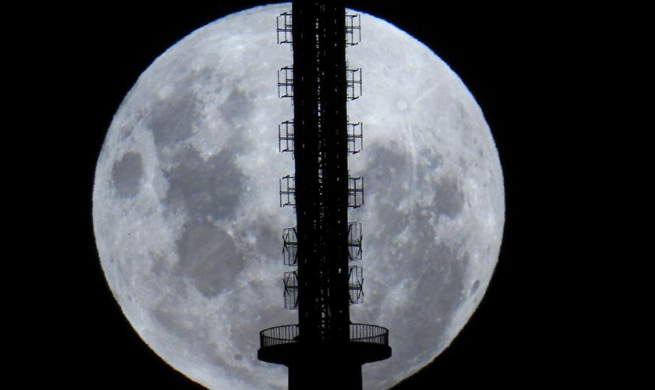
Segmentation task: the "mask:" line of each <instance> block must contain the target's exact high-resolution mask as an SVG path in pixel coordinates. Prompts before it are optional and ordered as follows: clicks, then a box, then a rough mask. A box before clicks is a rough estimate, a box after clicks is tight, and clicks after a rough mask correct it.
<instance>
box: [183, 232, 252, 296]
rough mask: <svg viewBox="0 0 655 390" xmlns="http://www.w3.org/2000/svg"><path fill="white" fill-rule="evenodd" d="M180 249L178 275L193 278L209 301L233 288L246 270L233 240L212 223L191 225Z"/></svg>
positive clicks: (196, 286)
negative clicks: (236, 280)
mask: <svg viewBox="0 0 655 390" xmlns="http://www.w3.org/2000/svg"><path fill="white" fill-rule="evenodd" d="M177 248H178V256H179V259H180V261H179V262H178V267H179V272H176V273H179V274H181V275H184V276H185V277H187V278H189V279H190V280H191V281H192V283H193V285H194V286H195V288H196V289H197V290H198V291H200V292H201V293H202V294H203V295H204V296H205V297H207V298H212V297H215V296H217V295H219V294H220V293H221V292H222V291H223V290H224V289H225V288H228V287H230V286H232V284H233V281H234V279H236V278H238V277H239V274H240V272H241V271H242V270H243V269H244V268H245V261H244V259H243V257H242V256H241V255H240V253H239V250H238V248H237V246H236V245H235V243H234V240H233V239H232V237H230V235H228V234H227V233H225V232H224V231H223V230H222V229H220V228H217V227H216V226H214V225H211V224H200V223H194V224H190V225H187V226H186V229H185V230H184V233H183V234H182V237H181V238H180V240H179V241H178V242H177Z"/></svg>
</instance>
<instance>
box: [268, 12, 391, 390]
mask: <svg viewBox="0 0 655 390" xmlns="http://www.w3.org/2000/svg"><path fill="white" fill-rule="evenodd" d="M359 39H360V25H359V15H347V14H346V10H345V5H344V2H343V1H342V0H336V1H330V0H297V1H293V10H292V12H291V13H283V14H282V15H280V16H279V17H278V42H279V43H288V44H291V45H292V48H293V66H287V67H284V68H282V69H281V70H280V71H279V73H278V91H279V96H280V97H281V98H292V99H293V105H294V119H293V121H285V122H283V123H282V124H281V125H280V127H279V147H280V151H282V152H292V153H293V155H294V159H295V175H288V176H285V177H283V178H282V179H281V180H280V205H281V206H293V207H295V211H296V216H297V226H296V227H293V228H288V229H285V230H284V233H283V241H284V247H283V257H284V263H285V264H286V265H289V266H292V267H296V269H295V270H294V271H290V272H285V274H284V287H285V289H284V304H285V307H287V308H289V309H298V312H299V316H298V317H299V323H298V324H293V325H283V326H277V327H274V328H269V329H265V330H263V331H261V333H260V342H261V348H260V349H259V351H258V357H259V359H260V360H263V361H266V362H270V363H277V364H284V365H286V366H287V367H288V368H289V389H290V390H310V389H323V388H326V389H327V388H330V389H340V390H351V389H353V390H354V389H357V390H361V389H362V377H361V366H362V365H363V364H365V363H370V362H374V361H378V360H383V359H387V358H389V357H390V356H391V348H390V347H389V343H388V330H387V329H385V328H383V327H380V326H376V325H367V324H353V323H351V321H350V309H349V306H350V305H351V304H354V303H360V302H361V301H362V298H363V293H362V285H363V281H364V278H363V272H362V268H361V267H360V266H357V265H351V264H350V263H351V262H352V261H357V260H360V259H361V258H362V229H361V225H360V224H359V223H357V222H349V221H348V209H349V208H357V207H360V206H362V205H363V204H364V179H363V178H361V177H353V176H350V175H349V172H348V155H349V154H354V153H358V152H360V151H361V149H362V145H363V143H362V140H363V137H362V135H363V126H362V124H361V123H349V122H348V116H347V107H346V105H347V101H348V100H353V99H357V98H359V96H360V95H361V88H362V83H361V69H348V68H347V66H346V46H347V45H356V44H357V43H359Z"/></svg>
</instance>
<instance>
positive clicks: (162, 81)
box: [93, 5, 504, 390]
mask: <svg viewBox="0 0 655 390" xmlns="http://www.w3.org/2000/svg"><path fill="white" fill-rule="evenodd" d="M289 9H290V6H289V5H276V6H265V7H259V8H255V9H251V10H248V11H245V12H242V13H238V14H234V15H231V16H229V17H226V18H223V19H220V20H218V21H217V22H214V23H212V24H210V25H208V26H206V27H203V28H201V29H199V30H197V31H196V32H194V33H193V34H191V35H189V36H188V37H186V38H185V39H183V40H182V41H180V42H179V43H177V44H176V45H175V46H173V47H171V48H170V49H169V50H168V51H167V52H166V53H164V54H163V55H162V56H161V57H159V58H158V59H157V60H156V61H155V62H154V63H153V64H152V65H151V66H150V67H149V68H148V69H147V70H146V71H145V72H144V73H143V74H142V75H141V77H140V78H139V80H138V82H137V83H136V85H135V86H134V87H133V88H132V90H131V91H130V92H129V94H128V95H127V96H126V98H125V100H124V102H123V104H122V105H121V107H120V109H119V110H118V112H117V114H116V116H115V118H114V120H113V122H112V124H111V127H110V129H109V132H108V134H107V138H106V140H105V143H104V146H103V149H102V152H101V155H100V158H99V161H98V165H97V170H96V178H95V188H94V193H93V206H94V207H93V220H94V227H95V233H96V240H97V246H98V251H99V253H100V258H101V263H102V267H103V269H104V271H105V275H106V277H107V280H108V282H109V285H110V287H111V290H112V291H113V293H114V296H115V297H116V299H117V300H118V302H119V303H120V305H121V307H122V309H123V312H124V313H125V316H126V317H127V318H128V320H129V321H130V323H131V324H132V326H133V327H134V329H135V330H136V331H137V332H138V333H139V335H140V336H141V337H142V338H143V340H144V341H145V342H146V343H148V345H150V347H152V349H153V350H154V351H155V352H156V353H157V354H159V355H160V356H161V357H162V358H163V359H165V360H166V361H167V362H168V363H169V364H171V365H172V366H173V367H175V368H176V369H177V370H179V371H181V372H182V373H184V374H185V375H187V376H188V377H189V378H191V379H193V380H194V381H197V382H199V383H201V384H203V385H205V386H207V387H209V388H211V389H226V388H229V389H244V390H245V389H255V388H257V389H285V388H286V381H287V374H286V370H285V369H284V368H283V367H280V366H276V365H272V364H266V363H262V362H259V361H258V360H257V357H256V351H257V348H258V343H259V339H258V332H259V330H261V329H264V328H266V327H268V326H274V325H280V324H285V323H294V322H296V312H289V311H285V310H284V309H283V307H282V302H283V301H282V286H281V282H280V279H281V275H282V273H283V272H284V271H285V267H284V266H283V264H282V257H281V231H282V229H283V228H284V227H291V226H293V225H294V215H293V212H292V211H291V210H289V209H280V208H279V199H278V178H279V177H282V176H284V175H286V174H289V173H292V172H293V162H292V160H291V156H290V155H281V154H279V153H278V145H277V136H278V134H277V124H278V123H279V122H281V121H283V120H287V119H291V117H292V108H291V105H290V102H289V101H285V100H280V99H279V98H278V96H277V89H276V81H277V80H276V77H277V69H278V68H280V67H282V66H285V65H290V64H291V61H292V56H291V53H290V52H289V49H288V47H287V46H278V45H277V43H276V37H275V16H276V15H277V14H279V13H281V12H283V11H286V10H289ZM362 25H363V29H364V31H365V34H364V41H363V42H362V43H361V44H360V45H359V46H356V47H354V48H351V49H349V51H348V60H349V63H350V64H351V65H352V66H355V67H362V68H363V69H364V75H365V79H364V95H363V96H362V98H361V99H359V100H356V101H354V102H351V103H349V107H348V108H349V116H350V118H351V120H352V121H362V122H364V125H365V127H364V129H365V134H364V150H363V152H362V153H360V154H358V155H355V156H352V157H351V158H350V170H351V172H353V173H354V174H358V175H359V174H361V175H363V176H364V177H365V178H366V184H367V188H366V204H365V206H364V207H362V208H361V209H357V210H354V211H352V212H351V213H350V219H351V220H354V221H359V222H361V223H362V225H363V228H364V260H363V263H362V265H363V266H364V268H365V271H366V283H365V285H364V289H365V290H364V291H365V294H366V296H365V302H364V304H362V305H358V306H353V307H352V308H351V313H352V314H351V315H352V317H353V321H355V322H366V323H373V324H379V325H382V326H385V327H388V328H389V329H390V343H391V346H392V347H393V353H394V355H393V357H392V358H391V359H389V360H387V361H383V362H379V363H375V364H371V365H366V366H364V386H365V388H367V389H384V388H387V387H390V386H392V385H393V384H395V383H397V382H399V381H401V380H402V379H404V378H405V377H407V376H409V375H411V374H412V373H414V372H416V371H418V370H419V369H420V368H421V367H423V366H424V365H425V364H427V363H429V362H430V361H431V360H432V359H434V358H435V357H436V356H437V355H438V354H439V353H441V351H443V349H444V348H446V347H447V346H448V345H449V344H450V342H451V341H452V340H453V338H454V337H455V336H456V335H457V333H458V332H459V331H460V330H461V329H462V327H463V326H464V324H465V323H466V321H467V320H468V318H469V317H470V316H471V314H472V313H473V311H474V310H475V308H476V307H477V305H478V303H479V302H480V300H481V299H482V296H483V295H484V292H485V290H486V288H487V285H488V283H489V280H490V278H491V275H492V273H493V270H494V267H495V264H496V261H497V259H498V253H499V248H500V243H501V238H502V231H503V223H504V190H503V182H502V172H501V167H500V163H499V159H498V155H497V151H496V148H495V145H494V142H493V139H492V137H491V133H490V131H489V128H488V126H487V124H486V122H485V120H484V117H483V115H482V112H481V111H480V108H479V107H478V105H477V104H476V102H475V100H474V99H473V97H472V96H471V94H470V93H469V91H468V90H467V89H466V87H465V86H464V84H463V83H462V82H461V81H460V79H459V78H458V77H457V75H455V74H454V73H453V72H452V71H451V70H450V69H449V68H448V66H447V65H446V64H445V63H443V61H441V60H440V59H439V58H438V57H437V56H436V55H435V54H434V53H432V52H431V51H430V50H429V49H428V48H426V47H425V46H423V45H422V44H421V43H419V42H418V41H416V40H414V39H413V38H412V37H410V36H408V35H407V34H405V33H403V32H402V31H400V30H398V29H396V28H395V27H394V26H392V25H390V24H388V23H386V22H384V21H382V20H379V19H376V18H374V17H372V16H369V15H363V17H362Z"/></svg>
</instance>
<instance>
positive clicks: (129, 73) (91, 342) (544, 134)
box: [7, 0, 638, 390]
mask: <svg viewBox="0 0 655 390" xmlns="http://www.w3.org/2000/svg"><path fill="white" fill-rule="evenodd" d="M217 3H218V4H215V5H207V4H203V5H197V4H190V3H189V4H187V3H186V2H183V3H179V4H176V5H175V7H170V6H166V5H164V3H160V4H159V5H158V7H159V8H158V9H157V10H152V9H150V7H145V6H138V7H135V6H126V5H125V6H120V5H116V4H114V3H111V4H109V3H108V4H107V5H105V6H102V5H99V6H94V7H93V8H91V7H89V8H88V9H80V8H73V7H72V6H71V8H70V9H66V8H65V7H62V6H56V7H55V6H49V7H52V8H50V9H40V10H39V11H38V12H35V11H32V12H28V13H25V14H23V15H26V16H24V17H23V18H24V19H21V20H19V21H20V22H21V23H23V24H24V25H25V26H26V27H25V28H23V29H16V30H15V31H14V38H16V37H20V41H19V42H21V44H16V50H15V54H16V55H15V56H12V59H13V60H12V61H11V64H10V65H11V66H12V67H16V68H18V69H20V71H22V72H28V73H31V74H38V77H36V80H40V81H41V82H39V81H37V82H36V83H35V84H34V85H31V84H30V85H27V86H23V88H22V90H23V91H24V92H26V93H25V96H22V95H17V97H16V98H15V100H16V101H19V100H20V101H23V102H25V103H29V104H31V105H32V106H38V107H42V108H43V109H42V113H40V114H34V112H28V113H27V114H24V115H23V118H24V121H25V122H26V123H28V124H29V125H28V128H27V129H26V131H25V132H23V133H24V134H26V135H27V139H26V140H23V142H24V143H23V144H22V145H25V144H26V143H28V142H36V143H37V144H38V145H39V146H38V147H39V149H40V148H43V150H44V152H43V153H42V155H44V156H48V157H47V158H48V160H47V161H48V163H44V164H41V166H40V168H39V170H38V172H32V173H31V175H33V176H29V177H37V178H39V179H38V180H37V183H39V182H41V183H43V184H41V185H38V184H37V185H36V187H38V188H35V189H34V190H31V191H25V192H26V195H23V197H25V198H27V199H26V200H27V201H28V202H30V204H39V205H41V206H44V207H45V208H47V209H48V218H47V221H46V222H45V223H46V226H45V229H46V230H48V231H55V232H56V234H55V235H54V236H53V235H52V234H48V237H50V236H52V237H51V238H48V239H47V241H48V244H50V245H45V243H44V242H43V241H42V240H38V241H37V242H38V243H39V245H37V246H47V247H48V249H47V250H43V252H44V253H43V254H42V255H40V256H39V258H40V259H41V260H39V261H40V263H39V264H41V266H39V267H38V273H39V274H40V275H41V276H42V277H43V278H44V280H45V282H44V283H41V286H43V287H45V290H46V291H44V292H43V293H41V294H39V301H40V304H39V306H38V307H39V308H40V309H39V310H38V311H37V313H36V317H37V320H34V321H29V322H30V323H32V324H35V325H36V326H35V329H31V326H32V325H25V326H24V327H23V328H24V330H27V329H28V328H29V332H30V334H31V335H32V339H33V340H34V342H33V344H34V345H33V346H32V345H31V343H30V345H29V346H26V347H25V348H24V352H25V354H26V356H27V357H29V356H32V357H34V356H38V359H39V361H41V362H44V363H43V364H44V367H45V368H46V369H48V370H47V372H48V374H47V375H45V374H44V378H28V379H26V383H33V382H34V381H37V382H38V381H40V380H42V379H47V381H48V382H51V383H57V384H59V383H61V384H66V385H67V387H68V388H71V389H78V388H79V389H88V388H98V385H97V384H98V383H101V384H102V387H103V388H120V389H167V390H182V389H202V387H200V386H198V385H196V384H194V383H192V382H191V381H189V380H188V379H186V378H185V377H184V376H182V375H181V374H179V373H177V372H175V371H174V370H172V369H171V368H169V367H168V366H167V365H166V364H165V363H164V362H163V361H161V360H160V359H159V358H158V357H157V356H156V355H155V354H154V353H153V352H152V351H150V350H149V349H148V347H147V346H146V345H145V344H144V343H143V342H142V341H141V340H140V339H139V337H138V336H137V335H136V333H135V332H134V331H133V330H132V329H131V327H130V326H129V324H128V323H127V321H126V320H125V318H124V317H123V315H122V313H121V312H120V309H119V307H118V305H117V303H116V302H115V301H114V299H113V297H112V296H111V293H110V291H109V289H108V287H107V285H106V283H105V281H104V277H103V275H102V271H101V268H100V264H99V261H98V257H97V252H96V249H95V243H94V238H93V228H92V220H91V191H92V185H93V174H94V169H95V162H96V160H97V156H98V153H99V151H100V148H101V146H102V142H103V139H104V136H105V133H106V131H107V129H108V127H109V125H110V122H111V119H112V116H113V114H114V112H115V111H116V109H117V108H118V106H119V104H120V102H121V100H122V99H123V97H124V96H125V94H126V93H127V91H128V90H129V89H130V88H131V86H132V85H133V83H134V82H135V81H136V79H137V78H138V76H139V75H140V73H141V72H143V71H144V70H145V69H146V68H147V67H148V66H149V65H150V63H151V62H152V61H153V60H154V59H155V58H156V57H157V56H158V55H159V54H160V53H162V52H163V51H164V50H166V49H167V48H168V47H170V46H171V45H172V44H174V43H175V42H176V41H178V40H180V39H181V38H183V37H184V36H186V35H187V34H188V33H190V32H192V31H193V30H195V29H197V28H199V27H201V26H203V25H205V24H207V23H209V22H211V21H213V20H215V19H217V18H219V17H221V16H223V15H226V14H229V13H231V12H234V11H237V10H240V9H245V8H249V7H251V6H253V5H257V4H262V2H257V1H235V2H229V4H225V2H217ZM379 3H381V2H379V1H371V0H366V1H365V0H362V1H350V2H348V4H349V6H350V7H352V8H355V9H359V10H362V11H366V12H369V13H372V14H374V15H376V16H378V17H381V18H383V19H386V20H388V21H390V22H392V23H393V24H395V25H396V26H398V27H400V28H401V29H403V30H405V31H407V32H408V33H410V34H411V35H413V36H414V37H416V38H417V39H419V40H420V41H422V42H424V43H425V44H426V45H427V46H429V47H430V48H431V49H432V50H434V51H435V52H436V53H437V54H438V55H439V56H440V57H441V58H442V59H444V60H445V61H446V62H447V63H448V64H449V65H450V67H451V68H452V69H453V70H454V71H455V72H456V73H457V74H458V75H459V76H460V77H461V78H462V79H463V81H464V83H465V84H466V85H467V86H468V88H469V89H470V90H471V92H472V93H473V95H474V96H475V98H476V100H477V101H478V103H479V105H480V106H481V108H482V110H483V112H484V115H485V117H486V119H487V122H488V124H489V125H490V127H491V130H492V133H493V136H494V138H495V141H496V145H497V147H498V150H499V154H500V158H501V163H502V166H503V170H504V175H505V191H506V208H507V215H506V226H505V233H504V240H503V245H502V250H501V255H500V260H499V263H498V266H497V269H496V272H495V275H494V277H493V279H492V283H491V285H490V287H489V289H488V291H487V294H486V297H485V299H484V300H483V302H482V304H481V305H480V307H479V309H478V311H477V312H476V314H475V315H474V316H473V318H472V320H471V321H470V323H469V324H468V325H467V326H466V327H465V328H464V330H463V331H462V333H461V334H460V335H459V337H457V338H456V339H455V341H454V342H453V344H452V345H451V346H450V348H449V349H447V350H446V351H445V352H444V353H443V354H442V355H441V356H440V357H439V358H438V359H437V360H436V361H435V362H434V363H433V364H431V365H430V366H428V367H427V368H426V369H425V370H424V371H422V372H421V373H419V374H418V375H416V376H415V377H413V378H410V379H409V380H407V381H405V382H403V383H402V384H401V385H399V386H398V387H397V388H396V390H425V389H436V388H441V389H450V388H468V387H472V386H475V385H492V386H497V385H502V386H509V387H512V388H514V387H515V388H532V387H534V385H536V384H539V385H551V386H560V385H562V384H563V383H569V384H581V385H582V384H590V383H599V382H601V381H604V380H605V379H606V378H608V377H612V378H613V377H614V375H613V374H616V369H615V367H616V366H615V365H611V367H612V368H611V369H610V368H608V369H606V368H605V367H606V365H607V362H608V359H609V360H610V361H612V362H614V361H615V359H617V357H616V355H613V356H615V357H614V358H606V357H604V356H607V355H608V352H607V348H608V344H611V342H608V341H607V340H606V339H604V338H598V337H597V336H599V335H598V333H599V331H598V329H599V328H600V327H604V326H605V325H606V324H605V323H604V321H600V320H596V318H597V317H596V314H597V311H596V309H597V308H598V307H599V306H603V305H605V304H607V302H610V300H609V298H611V297H610V296H611V294H607V293H605V292H604V289H603V287H606V285H605V284H603V283H599V282H598V281H597V280H596V278H597V275H596V270H597V269H598V268H600V267H601V264H603V259H602V257H603V256H604V255H607V256H610V254H609V253H602V254H601V253H600V252H603V251H602V250H601V251H599V250H598V247H599V246H600V245H602V243H603V241H604V240H605V239H607V238H608V237H607V236H603V235H601V234H593V235H592V234H591V233H590V232H591V231H592V230H593V231H594V233H596V232H597V230H596V229H593V228H592V227H590V225H596V222H594V221H597V220H598V219H597V215H598V213H599V212H600V213H602V211H601V210H607V209H606V208H605V209H603V208H601V207H596V206H597V202H596V201H595V200H594V198H593V197H591V196H590V195H592V191H590V190H589V189H590V188H594V189H595V188H596V186H597V184H598V181H599V178H602V177H604V176H603V172H606V171H603V172H601V171H600V169H599V165H600V164H602V163H603V162H606V160H605V159H600V157H601V156H605V157H608V158H609V156H608V155H606V154H604V153H602V152H601V153H598V151H599V150H605V149H604V147H605V146H606V145H607V141H608V140H607V138H608V136H607V132H606V130H607V128H609V127H613V124H614V123H613V122H612V123H610V122H611V120H612V118H613V116H612V115H610V114H609V113H610V112H612V110H616V109H618V106H617V105H615V104H612V103H608V101H609V100H610V96H609V95H610V94H609V93H608V89H609V88H610V87H611V88H613V90H617V88H616V87H617V85H616V84H620V83H621V82H620V81H617V80H615V79H614V78H612V77H608V74H610V72H611V69H612V68H613V65H614V64H615V63H618V62H621V59H622V58H626V56H627V53H626V52H627V51H629V49H628V48H627V47H626V45H625V41H623V40H622V38H623V37H625V35H620V34H616V31H617V28H615V27H612V26H618V22H623V23H626V21H625V18H626V17H627V16H626V15H629V16H632V15H634V14H633V13H632V12H625V11H622V12H621V13H615V10H612V9H599V8H595V9H571V8H570V7H564V6H558V5H554V4H548V5H546V4H542V5H531V6H530V7H527V6H525V7H523V8H516V7H509V6H505V7H499V6H495V5H494V6H491V5H487V6H484V7H483V8H479V7H480V6H479V5H477V4H476V5H472V4H468V3H467V2H462V3H458V5H452V4H448V5H439V4H436V5H434V7H433V8H430V9H428V8H426V7H425V6H424V5H423V4H425V3H424V2H421V1H417V0H409V1H404V2H401V4H395V5H389V4H388V3H384V4H379ZM431 7H432V6H431ZM637 13H638V12H637V11H635V14H637ZM627 24H630V23H627ZM35 25H38V26H41V27H39V28H40V29H43V31H42V34H40V35H35V36H26V35H25V31H24V30H26V29H29V28H28V27H30V26H35ZM271 31H272V32H271V33H272V34H274V32H273V27H272V28H271ZM235 33H236V32H235ZM364 39H365V35H364ZM14 44H15V42H14V41H13V40H12V42H11V43H10V45H14ZM599 64H602V67H601V66H599ZM12 69H13V68H12ZM398 72H399V73H402V72H403V69H398ZM12 74H13V73H12V72H11V71H9V72H7V77H8V78H10V79H11V76H12ZM603 76H604V77H603ZM626 77H629V74H628V75H627V76H626ZM601 80H602V82H601ZM37 84H38V85H37ZM608 84H609V85H610V86H608ZM618 89H621V88H620V85H619V88H618ZM606 95H607V96H608V99H607V100H605V99H604V98H603V96H606ZM611 95H612V96H611V98H612V99H613V98H615V97H616V93H612V94H611ZM606 113H607V114H606ZM42 117H46V118H47V119H46V120H44V118H42ZM599 117H600V118H599ZM605 118H607V120H604V119H605ZM622 123H623V126H622V129H624V128H625V127H626V126H627V125H626V122H622ZM29 129H34V130H36V135H32V134H34V132H28V131H27V130H29ZM612 134H615V135H616V134H620V130H617V129H616V128H614V133H612ZM35 140H37V141H35ZM613 142H617V143H620V142H621V137H616V136H615V137H613V139H612V140H610V142H609V143H613ZM617 147H618V146H617ZM25 158H27V159H28V160H29V159H30V158H29V154H27V155H26V156H25ZM23 176H24V175H23ZM608 176H609V177H611V178H612V180H611V182H612V183H613V185H614V186H617V185H618V186H622V185H626V184H625V182H624V180H625V179H624V178H623V177H622V175H612V174H608ZM29 181H30V182H31V183H29V184H30V185H34V180H29ZM20 184H21V185H22V183H20ZM18 188H27V187H26V186H25V187H21V186H20V185H19V186H18ZM596 193H597V192H596V191H595V190H594V191H593V194H596ZM44 195H46V197H45V199H49V201H46V202H45V204H44V201H43V199H44ZM32 197H34V198H32ZM605 212H606V213H607V214H611V212H608V211H605ZM50 215H52V216H51V217H50ZM34 225H35V223H34V219H30V222H28V224H27V226H25V227H24V228H22V229H20V228H18V229H17V230H24V231H33V230H34V229H35V226H34ZM39 225H40V224H39ZM40 228H41V227H40V226H39V229H37V231H41V230H42V229H40ZM28 229H29V230H28ZM601 230H602V229H598V232H599V233H600V231H601ZM50 240H52V242H50ZM32 245H34V244H32ZM37 249H38V248H37ZM608 250H609V248H608ZM592 251H593V252H594V253H593V254H592V253H591V252H592ZM40 252H41V250H39V253H40ZM27 268H28V270H26V271H27V272H30V271H31V272H36V271H35V270H34V269H33V268H32V267H31V265H30V264H28V267H27ZM30 268H32V269H30ZM54 275H57V276H56V277H55V276H54ZM611 302H613V303H612V305H613V306H612V308H613V309H614V311H616V310H618V309H620V307H621V306H620V305H621V304H620V303H617V302H616V301H611ZM280 310H283V309H282V308H280ZM28 311H29V310H28ZM592 313H593V315H592ZM31 314H32V315H35V313H31ZM591 318H594V320H593V321H592V320H591ZM44 324H45V325H44ZM391 332H393V329H391ZM392 334H393V333H392ZM601 340H602V342H601ZM392 341H393V339H392Z"/></svg>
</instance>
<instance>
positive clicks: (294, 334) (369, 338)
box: [259, 324, 389, 348]
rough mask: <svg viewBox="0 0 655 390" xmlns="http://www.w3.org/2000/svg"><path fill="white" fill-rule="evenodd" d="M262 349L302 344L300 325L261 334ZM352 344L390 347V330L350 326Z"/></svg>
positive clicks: (269, 329)
mask: <svg viewBox="0 0 655 390" xmlns="http://www.w3.org/2000/svg"><path fill="white" fill-rule="evenodd" d="M259 340H260V345H261V347H262V348H266V347H272V346H275V345H282V344H292V343H298V342H300V326H298V324H293V325H282V326H275V327H273V328H268V329H264V330H262V331H261V332H259ZM350 342H352V343H370V344H379V345H385V346H387V345H389V330H388V329H387V328H383V327H381V326H377V325H369V324H350Z"/></svg>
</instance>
